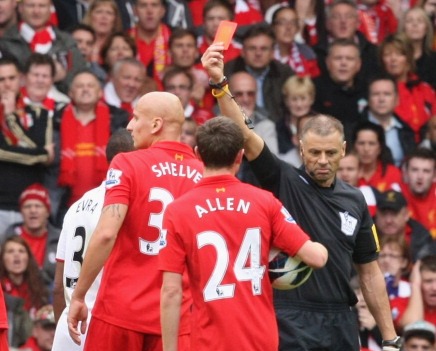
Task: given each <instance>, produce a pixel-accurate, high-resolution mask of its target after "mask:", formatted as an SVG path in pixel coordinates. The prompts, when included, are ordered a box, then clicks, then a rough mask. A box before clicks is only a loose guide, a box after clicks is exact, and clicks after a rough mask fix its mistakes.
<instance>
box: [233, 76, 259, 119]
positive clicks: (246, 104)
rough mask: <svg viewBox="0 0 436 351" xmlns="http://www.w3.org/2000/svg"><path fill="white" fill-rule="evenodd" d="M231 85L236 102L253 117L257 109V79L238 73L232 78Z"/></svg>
mask: <svg viewBox="0 0 436 351" xmlns="http://www.w3.org/2000/svg"><path fill="white" fill-rule="evenodd" d="M229 85H230V90H231V91H232V94H233V96H234V97H235V99H236V102H237V103H238V104H239V105H241V107H242V108H243V109H244V111H245V113H246V114H247V115H248V116H251V115H252V114H253V112H254V110H255V108H256V92H257V85H256V79H254V77H253V76H252V75H250V74H249V73H247V72H237V73H234V74H232V76H231V77H230V80H229Z"/></svg>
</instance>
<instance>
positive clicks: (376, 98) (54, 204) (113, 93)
mask: <svg viewBox="0 0 436 351" xmlns="http://www.w3.org/2000/svg"><path fill="white" fill-rule="evenodd" d="M222 20H229V21H235V22H237V23H238V28H237V31H236V34H235V37H234V38H233V40H232V41H231V43H230V45H229V48H228V49H227V50H226V51H225V52H224V60H225V73H226V76H227V78H228V79H229V85H230V90H231V92H232V94H233V96H234V98H235V100H236V102H237V103H238V104H239V105H240V106H241V108H242V109H243V111H244V112H245V114H246V115H247V116H248V117H249V118H250V119H251V120H252V122H253V124H254V129H255V131H256V132H257V133H258V134H259V135H260V136H261V137H262V138H263V139H264V140H265V142H266V144H267V146H268V148H269V149H270V150H271V151H272V152H273V153H274V154H275V155H276V156H277V157H279V158H281V159H282V160H284V161H286V162H288V163H290V164H292V165H294V166H295V167H300V166H301V158H300V154H299V138H298V133H299V130H300V129H301V128H302V126H303V124H304V123H305V121H307V119H308V118H310V117H311V116H313V115H315V114H318V113H321V114H328V115H332V116H334V117H336V118H338V119H339V120H340V121H341V122H342V123H343V125H344V128H345V134H346V140H347V155H346V157H344V158H343V159H342V160H341V166H340V168H339V172H338V175H337V176H338V177H340V178H341V179H342V180H344V181H346V182H348V183H350V184H352V185H353V186H356V187H359V188H360V189H361V190H362V192H363V194H364V196H365V199H366V201H367V204H368V208H369V211H370V213H371V215H372V216H374V222H375V225H376V228H377V231H378V234H379V237H380V242H381V252H380V256H379V263H380V266H381V268H382V271H383V273H384V274H385V277H386V284H387V289H388V293H389V296H390V299H391V303H392V305H391V307H392V315H393V319H394V322H395V325H396V327H397V328H398V332H399V333H402V332H403V330H406V331H407V330H408V329H407V326H408V325H411V323H415V322H418V321H420V320H425V321H427V322H429V323H430V325H425V324H421V327H422V328H424V329H425V328H427V331H429V330H428V329H431V328H430V327H431V324H433V326H434V325H435V324H436V256H435V255H436V245H435V240H436V95H435V94H436V91H435V89H436V51H435V50H436V35H434V30H435V28H436V0H358V1H353V0H325V1H323V0H288V1H280V0H191V1H189V0H136V1H133V0H74V1H63V0H52V1H50V0H21V1H17V0H3V1H0V102H1V104H0V132H1V133H0V172H1V173H0V239H1V254H0V281H1V284H2V287H3V290H4V292H5V294H6V301H7V307H8V312H9V317H10V331H9V337H10V345H11V346H13V347H29V348H30V349H37V348H35V347H36V346H35V345H39V343H40V344H41V345H39V346H38V347H39V349H40V350H50V348H51V346H50V345H48V346H47V345H45V346H43V345H42V344H43V343H44V342H43V341H41V340H46V339H47V335H48V339H50V335H51V333H54V325H55V324H54V319H53V318H52V317H51V315H52V311H50V307H47V306H49V304H50V303H51V302H52V293H53V280H54V274H55V265H56V261H55V255H56V247H57V241H58V238H59V233H60V228H61V226H62V221H63V216H64V214H65V212H66V210H67V209H68V207H69V206H70V205H71V204H73V203H74V202H75V201H76V200H78V199H79V198H80V197H81V196H82V195H83V194H84V193H85V192H86V191H88V190H90V189H92V188H94V187H97V186H98V185H99V184H100V183H101V182H102V181H103V179H104V178H105V176H106V170H107V167H108V164H107V161H106V157H105V147H106V144H107V142H108V139H109V137H110V135H111V134H112V133H113V132H114V131H116V130H118V129H120V128H125V127H126V126H127V123H128V122H129V120H130V119H131V118H133V110H134V107H135V104H136V102H137V100H138V99H139V97H140V96H142V95H143V94H144V93H147V92H150V91H154V90H161V91H167V92H171V93H173V94H175V95H177V96H178V97H179V98H180V101H181V103H182V105H183V108H184V111H185V117H186V121H185V125H184V128H183V134H182V141H183V142H185V143H187V144H189V145H191V146H195V139H194V135H195V130H196V127H197V126H198V125H201V124H202V123H204V122H205V121H207V120H208V119H210V118H212V117H213V116H215V115H217V114H219V111H218V109H217V107H216V101H215V98H214V97H213V96H212V94H211V92H210V88H209V81H208V76H207V74H206V73H205V71H204V70H203V68H202V66H201V64H200V57H201V55H202V53H204V51H205V50H206V49H207V47H208V46H209V45H210V44H211V43H212V42H213V40H214V37H215V34H216V31H217V28H218V25H219V23H220V21H222ZM239 177H240V179H242V180H244V181H247V182H250V183H253V184H257V181H256V179H255V177H254V175H253V174H252V173H251V171H250V169H249V167H248V166H247V165H246V164H243V165H242V167H241V170H240V172H239ZM83 206H92V204H83ZM354 285H355V284H354ZM355 289H356V291H358V290H359V287H358V286H355ZM362 301H363V300H362ZM41 308H42V310H41ZM47 311H48V312H47ZM356 315H357V318H359V322H360V323H361V331H362V332H361V344H362V350H373V351H377V350H380V349H381V348H380V344H381V337H380V335H379V333H378V332H377V326H376V325H375V321H374V319H373V318H371V315H370V314H369V312H368V309H367V308H366V307H365V305H364V303H359V304H358V305H357V306H356ZM404 328H406V329H404ZM35 330H36V331H35ZM410 330H412V331H413V330H414V329H413V328H412V329H410V328H409V331H408V334H407V335H408V336H410V335H413V333H412V332H411V331H410ZM44 333H46V334H44ZM429 333H430V334H432V335H433V339H432V340H433V341H432V343H433V347H434V348H436V347H435V346H434V335H435V332H434V327H433V329H431V330H430V332H429ZM41 334H42V335H43V336H40V335H41ZM424 334H425V333H424ZM427 334H428V333H427ZM429 342H431V339H430V341H429ZM23 345H24V346H23Z"/></svg>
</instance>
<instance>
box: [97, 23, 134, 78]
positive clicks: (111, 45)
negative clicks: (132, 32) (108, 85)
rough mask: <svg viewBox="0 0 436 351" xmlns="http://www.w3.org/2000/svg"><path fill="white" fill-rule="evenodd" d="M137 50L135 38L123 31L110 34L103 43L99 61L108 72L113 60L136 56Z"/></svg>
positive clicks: (108, 72) (113, 62)
mask: <svg viewBox="0 0 436 351" xmlns="http://www.w3.org/2000/svg"><path fill="white" fill-rule="evenodd" d="M137 52H138V50H137V48H136V43H135V40H134V39H133V38H132V37H130V36H129V35H128V34H126V33H124V32H116V33H113V34H111V35H110V36H109V37H108V38H107V40H106V42H105V43H104V44H103V46H102V48H101V53H100V56H101V57H100V61H101V62H102V66H103V68H104V70H105V71H106V73H107V74H110V72H111V69H112V67H113V65H114V64H115V62H117V61H118V60H121V59H124V58H131V57H136V54H137Z"/></svg>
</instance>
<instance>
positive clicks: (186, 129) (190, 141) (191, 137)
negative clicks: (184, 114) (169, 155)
mask: <svg viewBox="0 0 436 351" xmlns="http://www.w3.org/2000/svg"><path fill="white" fill-rule="evenodd" d="M197 128H198V124H197V122H195V121H194V120H193V119H192V118H185V121H184V122H183V125H182V135H181V137H180V141H181V142H182V143H184V144H187V145H189V146H190V147H192V149H194V147H195V145H196V142H195V134H196V132H197Z"/></svg>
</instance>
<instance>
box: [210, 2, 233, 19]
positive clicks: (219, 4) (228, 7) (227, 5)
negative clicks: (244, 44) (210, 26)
mask: <svg viewBox="0 0 436 351" xmlns="http://www.w3.org/2000/svg"><path fill="white" fill-rule="evenodd" d="M215 7H224V8H225V9H226V10H227V11H228V13H229V14H230V18H231V19H233V18H234V17H235V11H234V10H233V7H232V5H231V4H230V2H229V1H226V0H209V1H207V2H206V4H204V7H203V19H204V18H206V15H207V14H208V12H209V11H210V10H212V9H214V8H215Z"/></svg>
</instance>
